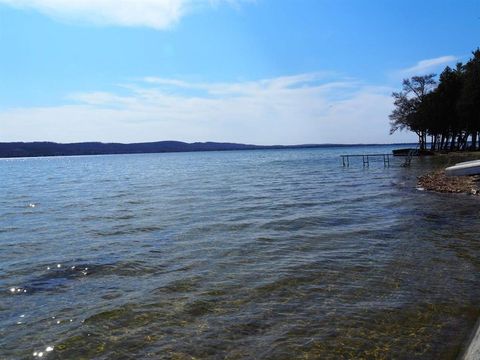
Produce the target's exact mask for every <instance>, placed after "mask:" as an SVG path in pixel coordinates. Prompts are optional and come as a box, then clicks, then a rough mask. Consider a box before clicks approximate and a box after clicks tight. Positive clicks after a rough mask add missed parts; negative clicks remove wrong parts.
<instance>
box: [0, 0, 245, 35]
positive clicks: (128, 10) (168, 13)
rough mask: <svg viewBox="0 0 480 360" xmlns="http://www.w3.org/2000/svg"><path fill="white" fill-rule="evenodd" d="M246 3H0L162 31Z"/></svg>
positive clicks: (47, 0) (144, 0) (94, 0)
mask: <svg viewBox="0 0 480 360" xmlns="http://www.w3.org/2000/svg"><path fill="white" fill-rule="evenodd" d="M244 1H248V0H0V4H5V5H9V6H12V7H15V8H20V9H33V10H37V11H39V12H41V13H43V14H45V15H48V16H51V17H53V18H56V19H61V20H64V21H65V20H66V21H76V22H84V23H93V24H97V25H117V26H144V27H150V28H154V29H159V30H162V29H167V28H169V27H171V26H172V25H174V24H175V23H177V22H178V21H179V20H180V18H181V17H183V16H184V15H185V14H187V13H188V12H190V11H192V10H194V9H195V8H198V7H204V6H217V5H218V4H221V3H228V4H231V5H237V4H238V3H239V2H244ZM250 1H251V0H250Z"/></svg>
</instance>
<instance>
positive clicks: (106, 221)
mask: <svg viewBox="0 0 480 360" xmlns="http://www.w3.org/2000/svg"><path fill="white" fill-rule="evenodd" d="M392 149H393V147H391V146H379V147H349V148H328V149H299V150H262V151H232V152H201V153H170V154H145V155H112V156H79V157H56V158H31V159H3V160H0V290H1V291H0V358H1V359H22V358H26V359H28V358H38V357H39V354H40V353H42V358H48V359H79V358H87V359H93V358H98V359H120V358H121V359H139V358H152V359H158V358H165V359H192V358H195V359H253V358H255V359H316V358H320V359H342V358H346V359H350V358H351V359H358V358H362V357H363V358H367V359H376V358H378V359H382V358H387V359H389V358H396V359H415V358H418V359H454V358H455V357H456V355H457V354H458V353H459V351H461V349H462V346H463V345H464V342H465V341H466V340H467V338H468V336H469V334H470V332H471V331H472V328H473V326H474V324H475V322H476V319H477V316H478V315H479V309H480V276H479V270H480V235H479V234H480V222H479V221H478V219H479V215H480V206H479V205H480V202H479V201H480V199H479V198H476V197H474V196H467V195H440V194H434V193H428V192H425V191H420V190H417V189H416V177H417V176H418V175H420V174H423V173H424V172H426V171H428V170H429V169H433V168H436V167H439V166H443V165H445V164H444V160H442V159H438V158H422V159H414V160H413V162H412V166H411V167H409V168H404V167H401V166H400V165H401V163H402V161H403V160H398V159H396V160H394V161H392V166H391V167H389V168H384V166H383V162H371V163H370V166H369V167H368V168H364V167H363V166H362V161H361V159H353V160H351V161H350V167H348V168H344V167H342V164H341V159H340V156H339V155H340V154H343V153H357V154H363V153H389V152H391V150H392ZM449 161H450V160H449ZM49 347H51V348H53V351H47V348H48V350H52V349H51V348H49ZM34 354H35V355H36V356H34Z"/></svg>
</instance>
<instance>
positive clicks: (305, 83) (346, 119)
mask: <svg viewBox="0 0 480 360" xmlns="http://www.w3.org/2000/svg"><path fill="white" fill-rule="evenodd" d="M391 91H392V89H390V88H383V87H372V86H367V85H365V84H362V83H361V82H358V81H354V80H352V79H343V78H337V79H327V78H325V77H322V75H321V74H316V73H314V74H299V75H293V76H283V77H277V78H273V79H260V80H257V81H249V82H232V83H198V82H190V81H185V80H179V79H164V78H158V77H150V78H146V79H143V80H142V81H139V82H136V83H132V84H128V85H127V86H126V87H123V88H122V89H121V91H119V92H118V93H115V92H87V93H77V94H72V95H70V99H71V100H73V103H71V104H69V105H64V106H55V107H39V108H23V109H10V110H7V111H4V112H0V124H1V125H0V140H4V141H6V140H7V139H8V140H9V141H11V140H23V141H31V140H53V141H86V140H101V141H122V142H132V141H155V140H161V139H176V140H183V141H209V140H210V141H233V142H243V143H257V144H279V143H280V144H298V143H324V142H342V143H358V142H388V141H402V140H404V139H402V138H401V137H396V138H395V139H393V138H388V136H387V134H388V114H389V113H390V111H391V109H392V101H391V97H390V93H391ZM367 129H368V131H367Z"/></svg>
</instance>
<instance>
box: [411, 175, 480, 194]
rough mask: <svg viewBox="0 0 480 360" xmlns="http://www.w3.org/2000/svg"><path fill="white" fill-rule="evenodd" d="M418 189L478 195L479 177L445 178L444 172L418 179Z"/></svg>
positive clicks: (479, 191)
mask: <svg viewBox="0 0 480 360" xmlns="http://www.w3.org/2000/svg"><path fill="white" fill-rule="evenodd" d="M418 188H419V189H421V190H427V191H436V192H441V193H464V194H470V195H480V176H479V175H475V176H447V175H446V174H445V171H444V170H439V171H435V172H433V173H430V174H426V175H423V176H419V177H418Z"/></svg>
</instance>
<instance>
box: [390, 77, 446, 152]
mask: <svg viewBox="0 0 480 360" xmlns="http://www.w3.org/2000/svg"><path fill="white" fill-rule="evenodd" d="M435 76H436V75H435V74H429V75H424V76H413V77H412V78H411V79H404V80H403V82H402V91H400V92H394V93H393V94H392V96H393V98H394V105H395V108H394V110H393V111H392V113H391V114H390V116H389V118H390V134H393V133H394V132H395V131H397V130H403V129H407V130H410V131H413V132H415V133H416V134H417V135H418V140H419V145H420V149H422V150H423V149H425V146H426V141H427V123H426V119H425V117H424V116H421V111H420V108H421V106H422V104H423V103H424V101H425V98H426V96H427V95H428V94H429V93H430V92H431V91H432V89H433V88H434V87H435V85H436V81H435Z"/></svg>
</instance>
